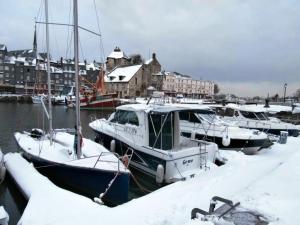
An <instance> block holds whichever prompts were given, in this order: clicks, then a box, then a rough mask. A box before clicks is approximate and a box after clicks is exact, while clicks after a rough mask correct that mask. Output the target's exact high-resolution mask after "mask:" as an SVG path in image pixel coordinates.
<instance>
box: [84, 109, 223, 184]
mask: <svg viewBox="0 0 300 225" xmlns="http://www.w3.org/2000/svg"><path fill="white" fill-rule="evenodd" d="M185 111H190V110H189V109H185V108H180V107H169V106H158V105H146V104H131V105H122V106H119V107H117V109H116V112H115V113H113V114H112V115H111V116H110V118H109V119H108V120H106V119H98V120H95V121H93V122H91V123H90V124H89V126H90V127H91V128H92V129H93V130H94V131H95V132H96V141H97V142H99V143H103V145H104V146H105V147H106V148H109V149H110V150H111V151H113V152H114V151H115V152H117V153H118V154H119V155H124V154H125V153H126V152H125V151H126V150H127V149H128V148H131V149H132V150H133V156H132V159H131V161H130V165H131V166H132V167H133V168H135V169H137V170H139V171H141V172H142V173H144V174H146V175H148V176H150V177H151V178H155V180H156V182H157V183H171V182H174V181H177V180H182V179H185V178H187V177H193V176H194V175H195V174H197V173H198V172H200V171H201V170H202V169H204V168H206V163H208V164H209V163H210V162H215V160H216V157H217V154H218V146H217V145H216V144H214V143H210V142H206V141H202V140H195V139H191V138H187V137H183V136H181V135H180V127H179V125H180V124H179V122H180V121H179V113H180V112H185Z"/></svg>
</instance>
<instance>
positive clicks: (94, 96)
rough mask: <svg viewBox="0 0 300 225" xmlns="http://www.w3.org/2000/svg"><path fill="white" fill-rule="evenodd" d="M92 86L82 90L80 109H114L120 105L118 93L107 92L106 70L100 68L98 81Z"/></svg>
mask: <svg viewBox="0 0 300 225" xmlns="http://www.w3.org/2000/svg"><path fill="white" fill-rule="evenodd" d="M85 81H86V82H88V81H87V80H85ZM88 83H89V84H91V83H90V82H88ZM92 87H93V88H92V90H86V89H85V88H83V89H82V90H81V97H80V109H114V108H116V107H117V106H119V105H120V103H121V102H120V100H119V99H118V94H117V93H108V94H107V93H105V85H104V70H100V72H99V76H98V79H97V82H96V84H95V85H94V84H92Z"/></svg>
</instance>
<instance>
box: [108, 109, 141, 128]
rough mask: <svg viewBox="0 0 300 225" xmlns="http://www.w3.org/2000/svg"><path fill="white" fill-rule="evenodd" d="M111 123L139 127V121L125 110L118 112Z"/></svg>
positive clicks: (134, 114) (133, 114)
mask: <svg viewBox="0 0 300 225" xmlns="http://www.w3.org/2000/svg"><path fill="white" fill-rule="evenodd" d="M111 122H113V123H119V124H126V123H129V124H132V125H135V126H139V119H138V117H137V115H136V113H135V112H133V111H126V110H118V111H117V112H116V113H115V115H114V118H113V119H112V120H111Z"/></svg>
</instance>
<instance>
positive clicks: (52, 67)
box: [50, 66, 63, 73]
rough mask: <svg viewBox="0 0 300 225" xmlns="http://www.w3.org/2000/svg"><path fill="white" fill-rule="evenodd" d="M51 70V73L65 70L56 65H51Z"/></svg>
mask: <svg viewBox="0 0 300 225" xmlns="http://www.w3.org/2000/svg"><path fill="white" fill-rule="evenodd" d="M50 71H51V73H63V71H62V70H61V69H58V68H56V67H54V66H51V67H50Z"/></svg>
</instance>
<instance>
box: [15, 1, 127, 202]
mask: <svg viewBox="0 0 300 225" xmlns="http://www.w3.org/2000/svg"><path fill="white" fill-rule="evenodd" d="M77 15H78V11H77V0H74V53H75V84H76V118H77V120H76V126H75V135H71V134H69V133H67V131H70V130H68V129H67V130H66V129H61V130H53V129H52V108H51V107H52V106H51V101H48V109H49V113H48V112H47V110H46V107H45V105H44V103H43V101H42V105H43V107H44V109H45V113H46V115H47V117H48V120H49V132H48V133H45V132H44V131H43V130H40V129H32V130H31V132H22V133H20V132H16V133H15V134H14V136H15V139H16V141H17V143H18V145H19V146H20V148H21V149H22V150H23V154H22V155H23V157H24V158H25V159H27V160H28V161H30V162H32V163H33V164H34V166H35V167H36V168H37V169H38V171H40V172H41V173H42V174H44V175H45V176H47V177H48V178H49V179H51V180H52V181H53V182H54V183H55V184H57V185H59V186H61V187H63V188H66V189H68V190H71V191H74V192H76V193H79V194H82V195H85V196H87V197H90V198H94V199H95V200H97V201H102V202H104V203H106V204H110V205H117V204H121V203H124V202H126V201H127V200H128V189H129V179H130V171H129V170H128V169H127V167H126V166H125V165H124V164H123V163H122V162H121V160H120V159H119V157H118V155H117V154H115V153H113V154H112V153H111V152H109V151H108V150H107V149H106V148H104V147H103V146H102V145H100V144H97V143H95V142H93V141H91V140H88V139H85V138H82V134H81V124H80V109H79V93H78V90H79V89H78V85H79V84H78V83H79V82H78V72H79V69H78V16H77ZM45 16H46V44H47V72H48V97H49V99H51V85H50V60H49V31H48V25H49V23H48V1H47V0H45ZM82 143H83V145H82Z"/></svg>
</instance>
